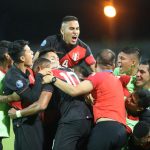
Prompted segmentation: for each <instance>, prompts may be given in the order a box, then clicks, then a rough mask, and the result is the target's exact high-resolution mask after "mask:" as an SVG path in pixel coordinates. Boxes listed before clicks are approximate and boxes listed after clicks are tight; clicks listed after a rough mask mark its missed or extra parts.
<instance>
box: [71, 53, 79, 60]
mask: <svg viewBox="0 0 150 150" xmlns="http://www.w3.org/2000/svg"><path fill="white" fill-rule="evenodd" d="M72 59H73V60H74V61H77V60H79V53H73V54H72Z"/></svg>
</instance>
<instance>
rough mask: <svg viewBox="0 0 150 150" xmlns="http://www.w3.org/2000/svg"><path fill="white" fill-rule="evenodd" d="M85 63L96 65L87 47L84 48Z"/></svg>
mask: <svg viewBox="0 0 150 150" xmlns="http://www.w3.org/2000/svg"><path fill="white" fill-rule="evenodd" d="M85 62H86V64H87V65H93V64H95V63H96V60H95V58H94V56H93V54H92V52H91V49H90V47H89V46H87V47H86V58H85Z"/></svg>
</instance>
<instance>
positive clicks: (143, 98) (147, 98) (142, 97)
mask: <svg viewBox="0 0 150 150" xmlns="http://www.w3.org/2000/svg"><path fill="white" fill-rule="evenodd" d="M135 95H137V96H138V98H139V100H138V105H139V106H140V107H143V108H144V109H146V108H147V107H149V106H150V91H149V90H146V89H139V90H137V91H136V92H135Z"/></svg>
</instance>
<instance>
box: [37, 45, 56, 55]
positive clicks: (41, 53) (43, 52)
mask: <svg viewBox="0 0 150 150" xmlns="http://www.w3.org/2000/svg"><path fill="white" fill-rule="evenodd" d="M48 52H54V53H57V52H56V50H55V49H54V48H48V47H47V48H44V49H42V50H40V54H39V57H42V56H44V55H45V54H46V53H48Z"/></svg>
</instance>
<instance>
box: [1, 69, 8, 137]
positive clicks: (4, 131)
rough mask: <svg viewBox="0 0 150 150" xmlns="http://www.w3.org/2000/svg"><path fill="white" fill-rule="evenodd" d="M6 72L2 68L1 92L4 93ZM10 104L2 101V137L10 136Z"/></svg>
mask: <svg viewBox="0 0 150 150" xmlns="http://www.w3.org/2000/svg"><path fill="white" fill-rule="evenodd" d="M4 77H5V72H3V71H1V70H0V94H1V95H2V94H3V86H4V85H3V79H4ZM8 110H9V106H8V104H6V103H0V137H9V131H10V118H9V116H8Z"/></svg>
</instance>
